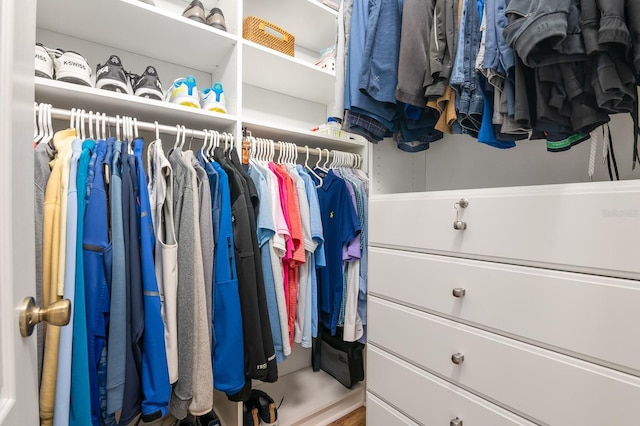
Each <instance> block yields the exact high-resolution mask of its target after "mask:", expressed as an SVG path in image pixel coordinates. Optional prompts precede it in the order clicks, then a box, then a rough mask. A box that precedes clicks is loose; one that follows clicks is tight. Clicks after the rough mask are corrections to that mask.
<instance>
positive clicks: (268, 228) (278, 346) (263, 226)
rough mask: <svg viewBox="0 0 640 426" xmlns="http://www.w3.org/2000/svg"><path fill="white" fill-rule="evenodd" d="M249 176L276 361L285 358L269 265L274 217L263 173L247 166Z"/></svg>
mask: <svg viewBox="0 0 640 426" xmlns="http://www.w3.org/2000/svg"><path fill="white" fill-rule="evenodd" d="M249 176H250V177H251V179H252V180H253V183H254V184H255V186H256V190H257V191H258V198H259V199H260V209H259V211H258V217H257V222H258V226H257V229H256V232H257V234H258V245H259V246H260V261H261V264H262V271H263V275H264V291H265V296H266V298H267V310H268V311H269V322H270V323H271V336H272V337H273V348H274V350H275V354H276V362H278V363H280V362H282V361H284V360H285V358H286V357H285V356H284V349H283V346H282V329H281V328H280V313H279V310H278V299H277V298H276V283H275V280H274V277H273V266H272V265H271V253H270V252H269V244H267V243H268V242H269V240H270V239H271V237H272V236H273V235H274V234H275V233H276V223H275V218H274V217H273V213H272V204H271V197H270V196H269V187H268V184H267V180H266V178H265V176H264V174H263V173H262V172H261V171H260V169H259V168H258V167H255V166H252V167H251V168H249Z"/></svg>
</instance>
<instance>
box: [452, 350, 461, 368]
mask: <svg viewBox="0 0 640 426" xmlns="http://www.w3.org/2000/svg"><path fill="white" fill-rule="evenodd" d="M451 362H453V363H454V364H456V365H460V364H462V363H463V362H464V355H462V354H461V353H459V352H458V353H457V354H453V355H451Z"/></svg>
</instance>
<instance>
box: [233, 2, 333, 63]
mask: <svg viewBox="0 0 640 426" xmlns="http://www.w3.org/2000/svg"><path fill="white" fill-rule="evenodd" d="M337 14H338V13H337V12H336V11H335V10H333V9H331V8H329V7H327V6H325V5H323V4H321V3H320V2H318V1H316V0H245V4H244V12H243V15H244V16H245V17H246V16H250V15H253V16H257V17H259V18H262V19H265V20H267V21H269V22H271V23H272V24H275V25H277V26H279V27H280V28H282V29H283V30H285V31H287V32H288V33H291V34H293V36H294V37H295V42H296V45H297V46H301V47H304V48H305V49H309V50H312V51H314V52H320V51H322V50H323V49H326V48H327V47H331V46H333V45H334V44H335V43H336V31H337V23H336V17H337Z"/></svg>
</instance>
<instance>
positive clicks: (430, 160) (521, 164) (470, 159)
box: [371, 114, 640, 193]
mask: <svg viewBox="0 0 640 426" xmlns="http://www.w3.org/2000/svg"><path fill="white" fill-rule="evenodd" d="M610 126H611V133H612V139H613V145H614V151H615V154H616V159H617V162H618V170H619V171H620V178H621V179H625V180H626V179H640V165H639V166H637V167H636V169H635V170H633V171H632V170H631V160H632V152H633V123H632V121H631V118H630V117H629V115H628V114H625V115H615V116H612V120H611V123H610ZM590 145H591V143H590V141H585V142H582V143H581V144H579V145H577V146H574V147H573V148H571V149H570V150H568V151H564V152H559V153H552V152H547V150H546V143H545V141H544V140H540V141H529V140H525V141H520V142H516V147H515V148H512V149H507V150H501V149H497V148H493V147H490V146H487V145H485V144H482V143H479V142H477V140H475V139H473V138H471V137H468V136H464V135H445V137H444V139H442V140H440V141H438V142H434V143H432V144H431V146H430V148H429V149H428V150H427V151H424V152H422V153H416V154H407V153H404V152H402V151H400V150H399V149H397V148H396V147H395V142H394V141H393V140H391V139H385V140H384V141H382V142H380V143H378V144H372V155H371V159H372V161H373V163H372V168H371V177H372V178H373V179H374V180H375V185H374V188H375V189H376V190H375V192H376V193H396V192H417V191H438V190H450V189H467V188H487V187H503V186H523V185H544V184H556V183H572V182H588V181H589V176H588V168H589V154H590ZM420 162H422V164H421V165H420V164H419V163H420ZM593 180H594V181H606V180H609V174H608V171H607V165H606V164H603V162H602V139H601V138H600V139H599V142H598V149H597V156H596V167H595V175H594V178H593Z"/></svg>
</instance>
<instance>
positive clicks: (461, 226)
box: [453, 198, 469, 231]
mask: <svg viewBox="0 0 640 426" xmlns="http://www.w3.org/2000/svg"><path fill="white" fill-rule="evenodd" d="M468 206H469V201H468V200H467V199H466V198H461V199H460V201H458V202H457V203H455V204H454V205H453V207H454V208H455V209H456V221H455V222H453V229H455V230H456V231H464V230H465V229H467V222H463V221H461V220H460V209H466V208H467V207H468Z"/></svg>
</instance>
